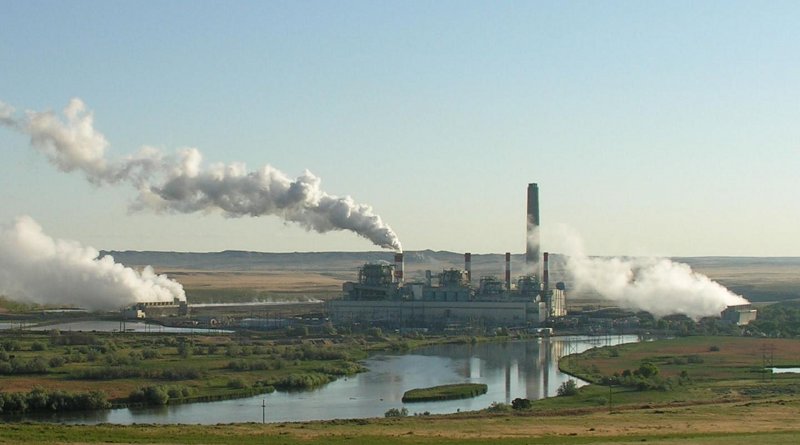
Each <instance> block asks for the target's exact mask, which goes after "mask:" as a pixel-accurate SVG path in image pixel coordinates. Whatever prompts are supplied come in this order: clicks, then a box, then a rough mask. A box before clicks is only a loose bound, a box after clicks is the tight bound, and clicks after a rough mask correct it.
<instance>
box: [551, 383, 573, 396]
mask: <svg viewBox="0 0 800 445" xmlns="http://www.w3.org/2000/svg"><path fill="white" fill-rule="evenodd" d="M556 393H557V394H558V395H559V396H574V395H575V394H577V393H578V384H577V383H575V380H572V379H569V380H567V381H566V382H564V383H562V384H561V386H559V387H558V390H557V391H556Z"/></svg>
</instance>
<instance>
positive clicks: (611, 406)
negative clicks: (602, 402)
mask: <svg viewBox="0 0 800 445" xmlns="http://www.w3.org/2000/svg"><path fill="white" fill-rule="evenodd" d="M612 388H613V386H611V384H609V385H608V413H609V414H614V405H613V400H612V397H611V394H612V391H611V389H612Z"/></svg>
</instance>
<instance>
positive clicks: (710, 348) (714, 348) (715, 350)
mask: <svg viewBox="0 0 800 445" xmlns="http://www.w3.org/2000/svg"><path fill="white" fill-rule="evenodd" d="M708 350H709V351H711V352H719V346H717V345H711V346H710V347H709V348H708Z"/></svg>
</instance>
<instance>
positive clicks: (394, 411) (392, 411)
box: [383, 408, 408, 417]
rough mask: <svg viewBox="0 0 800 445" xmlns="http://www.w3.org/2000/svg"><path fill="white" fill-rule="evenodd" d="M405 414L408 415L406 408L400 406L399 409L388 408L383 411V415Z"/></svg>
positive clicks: (403, 415)
mask: <svg viewBox="0 0 800 445" xmlns="http://www.w3.org/2000/svg"><path fill="white" fill-rule="evenodd" d="M407 415H408V409H407V408H401V409H397V408H390V409H389V410H387V411H386V412H385V413H383V416H384V417H405V416H407Z"/></svg>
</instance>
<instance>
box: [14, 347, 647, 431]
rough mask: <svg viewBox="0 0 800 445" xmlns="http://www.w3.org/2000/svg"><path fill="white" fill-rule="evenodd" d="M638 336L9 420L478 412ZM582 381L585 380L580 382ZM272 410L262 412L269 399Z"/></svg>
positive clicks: (385, 363)
mask: <svg viewBox="0 0 800 445" xmlns="http://www.w3.org/2000/svg"><path fill="white" fill-rule="evenodd" d="M636 341H639V339H638V338H637V337H636V336H630V335H626V336H609V337H553V338H549V339H547V338H542V339H531V340H519V341H509V342H504V343H478V344H475V345H470V344H457V345H456V344H447V345H436V346H431V347H426V348H421V349H417V350H414V351H412V352H409V353H406V354H378V355H373V356H371V357H370V358H368V359H367V360H365V361H364V364H365V366H366V367H367V368H368V369H369V371H367V372H364V373H361V374H358V375H355V376H351V377H346V378H341V379H339V380H336V381H334V382H332V383H329V384H327V385H325V386H322V387H320V388H317V389H314V390H310V391H297V392H274V393H272V394H264V395H259V396H254V397H249V398H243V399H234V400H224V401H219V402H208V403H194V404H184V405H174V406H165V407H157V408H137V409H133V408H120V409H113V410H107V411H99V412H89V413H78V414H76V413H68V414H53V415H45V416H43V415H29V416H25V417H18V418H13V419H12V418H5V419H4V420H35V421H52V422H62V423H83V424H96V423H114V424H125V425H127V424H132V423H138V424H141V423H161V424H168V423H178V424H180V423H185V424H217V423H234V422H261V421H262V414H263V415H264V418H265V420H266V421H267V422H290V421H305V420H329V419H346V418H365V417H382V416H383V414H384V413H385V412H386V411H387V410H388V409H390V408H403V407H405V408H407V409H408V411H409V413H410V414H414V413H424V412H426V411H427V412H429V413H431V414H444V413H453V412H457V411H473V410H479V409H483V408H486V407H488V406H490V405H491V404H492V402H498V403H511V401H512V400H514V399H515V398H518V397H521V398H527V399H540V398H543V397H551V396H555V395H556V390H557V389H558V387H559V386H560V385H561V384H562V383H563V382H565V381H567V380H569V379H570V378H571V377H570V376H568V375H566V374H563V373H561V372H560V371H559V370H558V358H559V357H562V356H564V355H568V354H573V353H578V352H583V351H585V350H587V349H589V348H592V347H595V346H606V345H614V344H620V343H630V342H636ZM464 382H470V383H485V384H486V385H488V392H487V393H486V394H484V395H481V396H478V397H474V398H471V399H462V400H452V401H441V402H423V403H405V404H404V403H403V402H401V399H402V397H403V393H404V392H405V391H407V390H409V389H413V388H422V387H429V386H436V385H444V384H450V383H464ZM578 384H579V385H583V384H585V382H582V381H578ZM263 403H266V408H264V409H263V412H262V404H263Z"/></svg>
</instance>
